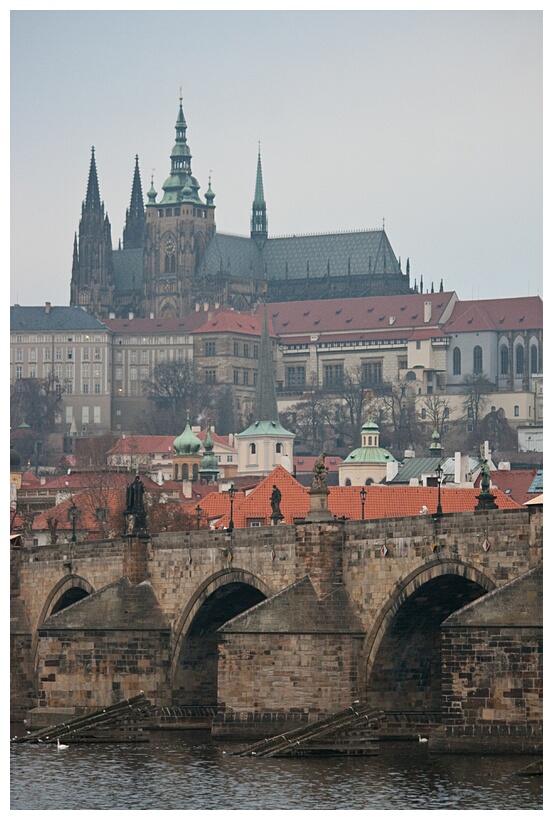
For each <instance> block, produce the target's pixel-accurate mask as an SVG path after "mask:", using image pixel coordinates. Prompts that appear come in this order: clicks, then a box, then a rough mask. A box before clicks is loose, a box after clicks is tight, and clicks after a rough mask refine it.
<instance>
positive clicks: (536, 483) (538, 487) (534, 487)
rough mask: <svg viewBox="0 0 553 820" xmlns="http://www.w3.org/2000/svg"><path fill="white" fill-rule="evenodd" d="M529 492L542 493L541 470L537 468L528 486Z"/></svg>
mask: <svg viewBox="0 0 553 820" xmlns="http://www.w3.org/2000/svg"><path fill="white" fill-rule="evenodd" d="M528 492H529V493H543V470H538V471H537V473H536V477H535V478H534V480H533V481H532V483H531V485H530V486H529V488H528Z"/></svg>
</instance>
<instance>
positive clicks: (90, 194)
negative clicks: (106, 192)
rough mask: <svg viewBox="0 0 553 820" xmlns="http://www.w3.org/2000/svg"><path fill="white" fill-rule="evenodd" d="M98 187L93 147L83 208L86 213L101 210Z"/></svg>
mask: <svg viewBox="0 0 553 820" xmlns="http://www.w3.org/2000/svg"><path fill="white" fill-rule="evenodd" d="M101 205H102V203H101V202H100V186H99V185H98V171H97V170H96V156H95V154H94V146H92V156H91V158H90V170H89V172H88V185H87V189H86V200H85V208H86V209H87V210H88V211H98V210H100V208H101Z"/></svg>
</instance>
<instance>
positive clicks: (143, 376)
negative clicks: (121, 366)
mask: <svg viewBox="0 0 553 820" xmlns="http://www.w3.org/2000/svg"><path fill="white" fill-rule="evenodd" d="M148 375H149V371H148V368H147V367H141V368H140V381H141V382H145V381H146V380H147V378H148Z"/></svg>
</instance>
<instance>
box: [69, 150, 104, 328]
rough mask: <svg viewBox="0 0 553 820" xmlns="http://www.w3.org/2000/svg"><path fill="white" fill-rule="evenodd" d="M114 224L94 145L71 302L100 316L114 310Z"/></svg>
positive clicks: (75, 245)
mask: <svg viewBox="0 0 553 820" xmlns="http://www.w3.org/2000/svg"><path fill="white" fill-rule="evenodd" d="M111 253H112V247H111V225H110V223H109V219H108V215H107V213H105V212H104V203H103V202H102V201H101V200H100V188H99V185H98V172H97V170H96V157H95V154H94V147H93V148H92V157H91V160H90V170H89V174H88V186H87V190H86V199H85V201H84V202H83V204H82V209H81V221H80V223H79V238H78V242H77V236H75V240H74V243H73V268H72V273H71V298H70V304H71V305H81V306H82V307H84V308H86V309H87V310H88V311H89V313H91V314H92V315H93V316H96V317H98V318H102V317H107V316H108V314H109V312H110V311H111V310H112V309H113V294H114V286H113V264H112V257H111Z"/></svg>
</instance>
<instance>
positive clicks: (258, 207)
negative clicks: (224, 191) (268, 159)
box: [251, 144, 267, 244]
mask: <svg viewBox="0 0 553 820" xmlns="http://www.w3.org/2000/svg"><path fill="white" fill-rule="evenodd" d="M251 237H252V239H256V240H259V241H260V243H262V244H263V243H264V242H265V240H266V239H267V205H266V203H265V195H264V193H263V172H262V169H261V144H260V145H259V148H258V152H257V174H256V177H255V193H254V197H253V204H252V225H251Z"/></svg>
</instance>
